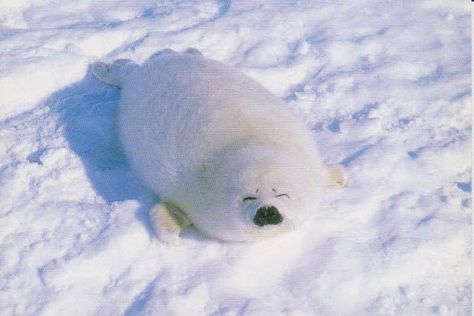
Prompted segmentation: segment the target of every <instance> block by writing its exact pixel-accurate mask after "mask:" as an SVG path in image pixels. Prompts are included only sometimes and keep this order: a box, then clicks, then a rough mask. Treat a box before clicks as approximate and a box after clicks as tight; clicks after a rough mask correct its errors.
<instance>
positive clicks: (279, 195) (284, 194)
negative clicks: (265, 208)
mask: <svg viewBox="0 0 474 316" xmlns="http://www.w3.org/2000/svg"><path fill="white" fill-rule="evenodd" d="M281 196H286V197H287V198H290V196H289V195H288V194H286V193H282V194H278V195H277V196H275V197H281Z"/></svg>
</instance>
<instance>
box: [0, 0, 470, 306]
mask: <svg viewBox="0 0 474 316" xmlns="http://www.w3.org/2000/svg"><path fill="white" fill-rule="evenodd" d="M1 5H2V10H1V11H0V24H1V26H2V28H1V33H0V51H1V58H0V63H1V67H0V77H1V79H0V95H1V100H0V103H1V104H0V201H1V202H0V203H1V204H0V314H1V315H120V314H124V315H157V314H158V315H315V314H316V315H436V314H440V315H468V314H470V313H471V171H470V170H471V169H470V168H471V125H470V124H471V122H470V119H471V117H470V115H471V112H470V111H471V109H470V97H471V84H470V74H471V59H470V54H471V51H470V49H471V48H470V35H471V25H470V12H469V3H468V1H462V0H459V1H456V0H450V1H444V0H438V1H436V0H430V1H422V0H420V1H366V0H361V1H325V0H321V1H316V0H315V1H297V0H295V1H289V0H288V1H283V0H278V1H231V0H222V1H209V0H208V1H198V0H195V1H148V0H140V1H122V0H109V1H91V0H84V1H72V0H70V1H56V0H42V1H34V2H33V1H27V0H15V1H3V2H2V4H1ZM167 47H170V48H173V49H176V50H182V49H185V48H187V47H196V48H198V49H200V50H201V51H202V52H203V53H204V54H205V55H206V56H208V57H210V58H213V59H217V60H220V61H222V62H225V63H227V64H229V65H233V66H235V67H237V68H239V69H240V70H242V71H244V72H245V73H247V74H248V75H250V76H252V77H254V78H255V79H256V80H257V81H259V82H261V83H262V84H263V85H265V86H266V87H267V88H268V89H270V90H271V91H273V92H274V93H275V94H277V95H278V96H280V97H282V98H284V99H285V101H286V103H287V105H288V106H289V107H291V108H292V109H295V110H296V111H298V113H299V114H300V115H301V117H302V118H303V119H304V120H305V121H306V122H307V123H308V125H309V126H310V127H311V128H312V130H313V131H314V139H315V141H316V142H317V143H318V144H320V148H321V151H322V153H323V155H324V160H325V161H327V162H328V163H335V162H339V163H341V164H342V165H344V166H345V167H346V170H347V173H348V177H349V186H348V187H347V188H344V189H334V190H333V191H331V192H330V193H329V194H328V195H327V196H325V197H321V201H318V203H321V204H322V205H323V207H322V210H323V211H322V212H321V214H319V215H320V216H319V219H318V220H317V221H316V222H314V223H309V224H308V226H307V227H304V228H302V229H301V230H298V231H296V232H293V233H289V234H287V235H283V236H280V237H277V238H275V239H272V240H268V241H264V242H261V243H256V244H232V243H221V242H219V241H216V240H211V239H208V238H206V237H204V236H203V235H201V234H200V233H199V232H198V231H196V230H195V229H188V230H187V231H186V232H185V233H184V236H183V244H182V246H181V247H179V248H173V247H166V246H164V245H163V244H161V243H160V242H158V241H157V240H156V239H155V238H154V237H153V235H152V231H151V226H150V223H149V221H148V219H147V212H148V209H149V208H150V206H151V205H152V203H153V200H154V197H153V196H152V194H150V192H149V191H147V190H146V189H145V188H144V187H143V186H142V184H141V183H140V181H139V180H138V179H136V178H135V176H134V174H133V173H132V172H131V171H130V170H129V167H128V165H127V162H126V160H125V159H124V157H123V154H122V153H121V151H120V148H119V146H118V144H117V139H116V136H115V134H114V123H113V122H114V116H115V111H116V109H117V102H118V99H119V91H118V90H117V89H115V88H113V87H110V86H106V85H104V84H103V83H101V82H99V81H97V80H96V79H94V78H93V77H92V76H91V74H90V72H89V70H88V65H90V64H91V63H92V62H93V61H95V60H98V59H102V60H114V59H117V58H131V59H133V60H135V61H137V62H142V61H143V60H145V59H146V58H147V57H148V56H150V55H151V54H152V53H154V52H155V51H157V50H160V49H164V48H167Z"/></svg>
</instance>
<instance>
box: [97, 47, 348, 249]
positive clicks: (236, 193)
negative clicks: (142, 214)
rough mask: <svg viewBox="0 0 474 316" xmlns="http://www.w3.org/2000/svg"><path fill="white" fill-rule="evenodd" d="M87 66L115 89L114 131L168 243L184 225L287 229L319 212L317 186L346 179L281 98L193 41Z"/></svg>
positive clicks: (232, 233) (263, 231) (265, 231)
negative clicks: (181, 48) (154, 198)
mask: <svg viewBox="0 0 474 316" xmlns="http://www.w3.org/2000/svg"><path fill="white" fill-rule="evenodd" d="M92 72H93V74H94V75H95V76H96V77H97V78H98V79H100V80H102V81H105V82H106V83H109V84H111V85H115V86H118V87H120V88H121V99H120V104H119V108H118V121H117V129H118V133H119V139H120V141H121V144H122V147H123V150H124V152H125V154H126V156H127V158H128V160H129V162H130V165H131V167H132V169H134V171H135V172H136V173H138V175H139V176H140V177H141V179H142V180H143V181H144V182H145V184H146V185H147V186H148V188H150V189H151V190H152V191H153V192H154V193H155V194H157V195H158V196H159V198H160V202H159V203H157V204H156V205H154V207H153V208H152V209H151V210H150V219H151V222H152V224H153V227H154V230H155V232H156V235H157V237H158V238H159V239H161V240H162V241H164V242H166V243H170V244H177V243H179V240H180V239H179V234H180V231H181V230H182V229H183V228H184V227H186V226H188V225H191V224H192V225H194V226H195V227H197V229H199V230H200V231H202V232H203V233H205V234H206V235H208V236H211V237H215V238H218V239H221V240H225V241H255V240H259V239H262V238H265V237H269V236H273V235H275V234H278V233H282V232H285V231H288V230H291V229H293V228H295V227H297V226H298V225H299V224H301V223H302V222H304V221H307V220H308V219H309V218H310V216H311V214H314V213H315V212H316V211H317V207H318V199H320V197H321V194H322V188H323V186H325V185H332V184H335V185H343V184H344V182H345V179H344V177H343V174H342V173H341V170H340V169H339V168H336V167H330V168H327V167H326V166H325V165H323V163H322V161H321V158H320V155H319V153H318V150H317V148H316V146H315V142H314V140H313V139H312V137H311V132H310V131H309V129H307V127H306V126H305V125H304V123H302V122H301V121H300V120H298V119H297V118H296V117H295V116H294V115H293V114H292V113H291V112H290V111H289V110H288V109H286V107H285V104H284V103H283V102H282V101H281V100H280V99H278V98H277V97H275V96H274V95H272V94H271V93H270V92H269V91H267V90H266V89H265V88H263V87H262V86H261V85H260V84H258V83H257V82H256V81H254V80H253V79H251V78H249V77H247V76H246V75H244V74H243V73H241V72H239V71H237V70H235V69H233V68H230V67H228V66H225V65H224V64H222V63H220V62H217V61H213V60H210V59H207V58H204V57H203V56H202V55H201V53H200V52H199V51H197V50H196V49H188V50H187V51H185V52H183V53H177V52H174V51H172V50H170V49H167V50H164V51H160V52H158V53H155V54H154V55H153V56H152V57H150V58H149V59H148V60H147V61H145V63H143V64H142V65H138V64H136V63H134V62H132V61H130V60H123V59H122V60H117V61H115V62H113V63H112V64H106V63H102V62H96V63H94V64H93V65H92Z"/></svg>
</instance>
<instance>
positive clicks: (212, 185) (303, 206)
mask: <svg viewBox="0 0 474 316" xmlns="http://www.w3.org/2000/svg"><path fill="white" fill-rule="evenodd" d="M307 158H308V157H305V158H303V157H298V156H296V157H295V156H294V155H291V154H290V153H288V152H285V151H282V150H278V149H275V148H272V147H268V146H267V147H262V146H255V147H249V146H247V147H245V148H244V149H242V150H236V151H231V152H227V153H225V157H220V158H219V159H218V160H217V161H218V163H211V164H209V167H208V168H207V170H206V173H207V174H209V175H212V177H209V179H212V181H203V182H204V183H207V185H206V186H204V187H205V190H206V193H204V192H203V193H202V194H201V195H204V196H206V200H205V201H204V200H201V202H200V203H194V208H195V210H193V206H192V205H190V207H188V210H189V211H188V213H189V216H190V217H191V219H192V221H193V222H194V224H195V225H196V226H197V227H198V228H199V229H201V230H202V231H204V232H206V233H207V234H208V235H211V236H214V237H217V238H219V239H223V240H231V241H253V240H258V239H263V238H266V237H270V236H273V235H275V234H279V233H282V232H286V231H289V230H291V229H293V228H295V227H296V226H298V225H299V224H301V223H302V222H304V221H306V220H308V218H309V215H310V213H311V212H314V208H315V206H316V203H315V201H316V200H317V199H318V193H319V188H320V174H319V173H320V172H319V171H320V170H319V169H320V168H319V165H318V164H317V161H316V162H315V163H313V162H312V161H311V159H307ZM203 178H206V176H204V177H203ZM204 187H203V186H201V188H204ZM196 208H199V210H198V209H196ZM203 213H207V214H206V216H202V214H203ZM194 214H199V215H198V216H194Z"/></svg>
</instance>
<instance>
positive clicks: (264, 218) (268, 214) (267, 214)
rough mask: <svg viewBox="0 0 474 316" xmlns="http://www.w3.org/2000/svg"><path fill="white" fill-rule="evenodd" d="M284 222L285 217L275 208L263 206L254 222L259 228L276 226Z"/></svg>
mask: <svg viewBox="0 0 474 316" xmlns="http://www.w3.org/2000/svg"><path fill="white" fill-rule="evenodd" d="M282 221H283V216H281V214H280V213H279V212H278V210H277V208H276V207H274V206H262V207H260V208H259V209H258V210H257V213H256V214H255V217H254V218H253V222H254V223H255V224H257V225H258V226H265V225H276V224H280V223H281V222H282Z"/></svg>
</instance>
